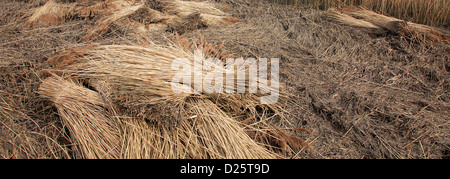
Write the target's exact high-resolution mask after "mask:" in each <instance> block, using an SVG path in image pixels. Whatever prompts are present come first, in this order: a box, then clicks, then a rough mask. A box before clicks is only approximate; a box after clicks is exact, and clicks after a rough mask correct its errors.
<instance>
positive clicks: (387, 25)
mask: <svg viewBox="0 0 450 179" xmlns="http://www.w3.org/2000/svg"><path fill="white" fill-rule="evenodd" d="M328 12H329V14H328V15H329V16H330V17H331V19H332V20H333V21H336V22H339V23H341V24H346V25H350V26H355V27H363V28H369V29H374V30H377V31H379V32H381V33H383V31H380V29H385V30H388V31H391V32H393V33H397V34H401V35H405V36H408V37H410V38H413V39H417V40H419V41H422V42H425V43H438V42H444V43H450V36H449V35H447V34H445V33H442V32H439V31H438V30H437V29H435V28H433V27H430V26H426V25H421V24H415V23H412V22H406V21H402V20H400V19H397V18H393V17H388V16H384V15H381V14H377V13H375V12H373V11H369V10H366V9H364V8H362V7H355V6H343V7H342V10H339V11H338V10H336V9H330V10H328Z"/></svg>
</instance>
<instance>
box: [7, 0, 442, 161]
mask: <svg viewBox="0 0 450 179" xmlns="http://www.w3.org/2000/svg"><path fill="white" fill-rule="evenodd" d="M46 2H47V1H46V0H34V1H14V0H6V1H2V2H0V15H1V16H2V19H0V33H1V36H0V54H2V56H0V71H1V72H0V81H1V85H0V104H1V105H0V136H1V138H0V157H1V158H233V156H234V158H250V157H252V154H253V155H256V154H258V153H259V152H258V153H251V152H250V153H249V151H238V150H237V149H239V147H233V146H230V145H227V146H225V147H226V148H221V147H218V145H215V142H217V141H211V140H208V139H211V138H209V137H211V136H212V135H214V136H216V137H214V138H217V139H219V140H221V141H223V142H224V143H233V141H230V140H229V139H227V138H226V137H224V135H225V136H231V135H234V134H236V133H240V134H242V135H238V136H240V137H242V138H244V139H246V140H242V141H247V142H248V143H245V142H244V143H240V144H239V146H245V145H247V146H255V145H254V144H259V145H258V146H265V147H264V148H265V149H264V150H262V149H261V148H258V151H262V152H261V153H259V154H261V155H260V156H254V157H255V158H270V157H293V158H448V157H449V145H450V141H449V133H450V129H449V124H448V120H449V116H450V114H449V111H450V96H449V94H450V93H449V90H450V74H449V71H450V66H449V64H450V63H449V57H450V56H449V54H450V46H449V45H448V44H444V43H438V42H436V43H432V44H428V43H422V42H421V41H418V40H415V39H413V38H409V37H408V36H402V35H399V34H396V33H392V32H389V31H386V32H383V33H378V32H376V33H374V32H373V31H372V30H370V29H361V28H357V27H348V26H343V25H340V24H337V23H334V22H331V21H329V20H328V18H327V17H326V14H327V13H326V12H324V11H320V10H314V9H310V8H294V7H289V6H284V5H279V4H268V3H262V2H258V3H255V2H251V3H250V2H249V1H246V0H233V1H222V0H217V1H215V2H214V3H212V5H213V6H214V7H217V9H220V10H223V11H224V12H223V13H226V14H227V16H228V15H229V16H231V17H234V18H239V19H242V21H241V20H235V19H232V21H233V23H226V25H225V24H223V23H216V24H214V23H208V26H207V28H199V27H203V26H201V23H202V22H205V21H206V20H205V17H208V16H203V17H202V18H203V21H200V26H197V25H198V24H199V23H198V22H199V21H195V16H191V17H190V18H191V19H190V20H189V19H187V22H191V23H193V22H197V23H193V24H194V25H193V26H191V27H192V28H187V30H186V29H185V28H183V27H184V26H179V23H176V22H175V23H173V25H171V26H170V25H169V26H164V28H165V29H164V30H162V31H156V30H155V31H153V30H151V28H145V22H147V23H149V22H153V20H152V19H145V18H142V16H140V17H139V18H133V17H135V16H132V17H129V16H128V13H127V15H124V16H123V17H120V18H119V20H114V21H111V22H108V23H107V24H108V25H107V26H108V28H107V29H106V30H105V31H104V32H103V31H102V33H100V34H97V35H96V38H92V39H90V38H85V37H86V35H87V34H88V32H89V29H92V28H95V27H99V26H98V25H99V24H97V23H96V22H99V21H97V20H99V19H100V20H101V19H102V16H99V17H97V16H94V17H90V16H89V15H88V16H86V15H77V16H73V17H71V18H70V19H65V20H64V21H63V23H61V24H60V23H51V24H47V25H45V24H44V25H37V26H30V24H29V21H28V20H29V17H31V16H32V14H31V13H30V9H33V8H37V7H42V6H43V5H44V4H45V3H46ZM57 2H59V1H57ZM71 2H72V1H67V2H65V1H64V3H71ZM80 2H81V1H80ZM86 2H87V1H86ZM148 2H150V1H148ZM148 2H147V5H148V4H149V3H148ZM83 3H84V1H83ZM153 5H154V8H155V7H161V6H158V4H156V5H155V4H153ZM156 9H158V8H156ZM163 9H164V8H160V10H163ZM139 12H140V11H139ZM186 12H188V11H186ZM131 14H132V13H131ZM142 14H144V15H145V14H146V11H142ZM169 14H170V13H169ZM209 14H211V15H220V14H217V13H213V12H211V13H209ZM188 16H189V15H188ZM188 16H186V17H188ZM164 18H165V17H163V19H164ZM192 18H193V19H194V20H193V19H192ZM57 20H58V21H59V19H57ZM27 21H28V22H27ZM157 21H158V20H157ZM130 22H131V23H135V22H139V23H144V26H138V27H139V28H135V27H136V26H128V25H126V24H127V23H130ZM166 22H167V21H166ZM177 22H183V21H177ZM184 22H186V21H184ZM210 22H214V18H213V19H212V20H210ZM158 23H159V21H158ZM124 24H125V25H124ZM135 24H136V23H135ZM195 24H197V25H195ZM48 25H51V26H48ZM191 25H192V24H191ZM142 27H144V28H142ZM140 29H141V30H140ZM142 29H144V30H142ZM197 30H199V33H200V34H201V35H199V33H198V32H197ZM172 32H182V33H184V35H183V36H182V38H183V39H178V40H175V42H182V43H184V44H185V43H188V42H189V41H192V40H195V39H202V40H200V41H201V42H200V43H203V45H201V46H205V47H206V46H207V47H208V48H209V49H214V48H212V47H218V46H219V45H220V44H222V45H221V46H220V50H219V51H218V52H216V51H214V50H210V51H209V52H210V53H212V54H220V56H223V57H225V56H227V54H226V53H222V52H225V51H226V52H228V54H233V57H239V56H243V57H267V58H270V57H278V58H280V59H281V60H280V65H281V66H280V68H281V69H280V76H281V82H282V83H283V84H285V88H284V89H283V93H285V94H286V95H288V96H289V100H288V101H285V102H284V103H279V104H278V105H280V108H278V107H277V108H276V109H275V108H274V109H270V108H267V107H265V108H264V106H262V107H261V106H258V105H255V103H254V102H253V99H252V98H247V97H242V96H231V98H230V99H220V100H217V101H219V102H218V103H215V104H211V100H209V99H218V98H215V96H209V97H206V98H201V99H196V98H189V99H188V100H187V101H185V102H186V103H187V104H191V105H188V106H189V107H186V108H182V109H184V110H185V111H184V114H185V115H186V116H194V115H195V114H203V115H199V116H197V118H198V120H196V121H194V120H192V121H188V122H184V123H180V124H179V125H178V126H176V125H175V127H173V126H172V125H173V124H170V125H167V124H164V126H165V127H158V126H159V125H158V122H157V121H152V120H147V121H146V120H136V119H142V118H145V117H142V116H139V114H141V113H139V110H130V109H139V107H142V106H139V105H138V106H139V107H138V108H134V107H136V104H135V103H133V102H137V101H136V100H134V99H133V98H131V99H129V100H125V101H123V102H122V103H117V101H114V100H113V101H112V102H113V103H114V104H115V105H117V104H119V105H122V107H121V108H117V106H116V107H114V105H112V106H111V105H110V104H112V103H110V102H111V101H108V100H106V101H105V99H115V100H119V101H120V100H123V99H122V98H109V97H110V96H109V95H111V94H113V95H114V91H110V90H105V89H109V88H108V86H102V85H100V84H98V83H95V82H92V80H91V81H89V80H85V81H83V79H81V78H76V79H78V80H73V81H71V80H68V79H69V78H67V77H73V75H72V76H71V75H69V76H64V75H62V74H59V75H62V76H63V77H65V78H66V79H64V80H63V81H58V82H56V83H55V81H53V82H52V81H51V80H52V78H48V77H49V76H48V72H49V70H50V66H49V64H48V63H44V62H45V61H47V60H48V59H50V58H52V57H55V56H56V57H58V56H61V55H64V54H67V52H68V51H69V52H70V50H69V49H83V48H86V47H88V48H89V47H90V46H86V45H87V44H96V45H98V46H99V47H97V48H100V50H101V48H106V47H117V48H119V47H120V48H123V47H124V46H123V45H125V47H127V48H128V46H136V44H140V46H143V47H142V48H146V47H147V48H148V47H149V45H151V44H149V43H148V42H149V41H152V42H156V43H158V44H159V43H167V42H168V41H171V40H170V39H177V38H180V37H179V36H173V34H172ZM205 42H209V43H210V44H215V45H207V44H205ZM191 47H192V44H188V45H184V48H183V50H184V51H189V50H190V49H191ZM133 48H137V47H133ZM139 48H141V47H139ZM90 49H92V53H90V54H87V55H88V57H89V58H93V59H95V58H97V57H96V54H95V53H94V52H99V51H98V50H99V49H96V48H90ZM183 50H180V51H183ZM147 51H148V50H147ZM121 54H122V53H121ZM85 55H86V54H83V56H85ZM128 55H130V54H128ZM132 55H133V54H131V56H132ZM83 56H76V55H75V57H76V58H75V57H74V59H75V60H76V59H78V60H80V59H84V58H78V57H83ZM108 56H114V54H113V53H110V54H109V55H104V57H108ZM122 56H124V57H128V56H127V54H123V55H122ZM89 58H88V59H89ZM66 62H70V59H69V61H66ZM56 65H58V64H56ZM70 65H73V63H62V64H61V63H60V66H59V67H61V68H62V67H67V66H70ZM160 65H161V64H160ZM64 69H66V68H64ZM118 69H120V68H118ZM53 70H55V69H53ZM97 70H98V69H97ZM113 72H114V71H111V72H110V73H113ZM64 74H67V73H64ZM103 74H105V73H103ZM75 76H76V75H75ZM59 78H60V77H59ZM45 79H47V80H45ZM55 79H58V78H55ZM55 79H53V80H55ZM43 81H44V82H45V83H44V82H43ZM94 81H95V80H94ZM103 81H107V80H103ZM45 84H47V85H48V84H52V85H53V87H51V86H47V87H50V88H47V89H45V88H42V87H46V86H45ZM61 85H64V86H63V88H67V87H68V86H69V87H70V86H72V87H70V89H73V90H75V91H76V90H78V92H79V93H74V94H71V93H67V94H71V95H67V94H64V95H66V96H64V97H65V99H66V100H62V101H61V100H60V99H59V97H60V96H56V97H57V98H55V96H54V93H47V95H46V94H43V93H42V92H41V94H39V87H40V86H41V91H42V90H43V91H47V92H51V91H52V90H53V91H54V90H56V89H58V88H60V87H61ZM58 86H59V87H58ZM72 92H73V91H72ZM94 92H95V93H94ZM80 94H81V95H80ZM88 96H91V98H87V97H88ZM67 97H69V98H67ZM138 97H139V96H138ZM99 98H100V99H99ZM208 98H209V99H208ZM138 99H140V98H138ZM99 100H100V101H101V102H99ZM96 101H97V102H96ZM130 102H131V103H130ZM70 105H75V106H76V107H77V108H73V107H71V106H70ZM242 105H244V106H246V107H241V106H242ZM205 106H207V107H205ZM144 107H145V105H144ZM93 108H94V109H96V110H91V109H93ZM74 109H77V110H76V111H72V110H74ZM112 109H117V111H114V110H112ZM150 109H152V110H155V111H158V110H164V111H166V112H167V113H155V114H157V115H159V116H158V117H159V118H161V119H167V118H171V116H172V117H173V114H174V113H171V112H170V111H171V110H170V109H174V108H173V105H171V104H170V103H163V104H158V105H156V106H153V107H152V108H150ZM175 109H178V108H175ZM83 111H84V112H83ZM133 111H134V112H133ZM77 112H81V113H79V114H80V115H73V114H74V113H77ZM277 112H279V113H277ZM124 114H126V115H124ZM217 114H220V116H222V118H219V119H222V120H214V119H213V118H211V116H213V115H217ZM92 115H94V116H96V117H98V118H96V119H102V115H103V116H110V117H107V118H109V119H117V120H118V121H119V122H118V123H123V124H124V125H122V124H121V125H119V126H120V127H119V130H118V132H114V130H116V129H117V127H116V126H117V125H116V124H114V123H115V122H117V121H110V122H112V123H113V124H105V125H102V126H101V127H102V129H103V130H104V131H109V132H111V131H113V132H112V133H113V134H112V135H108V136H106V135H107V134H108V133H103V135H105V137H103V138H104V139H105V138H106V139H109V140H101V141H97V140H98V139H93V140H91V141H88V140H86V139H88V138H93V137H94V135H92V134H93V133H95V130H96V129H93V128H84V130H83V131H81V132H77V131H79V130H80V129H79V128H74V126H83V125H84V124H86V123H89V122H92V121H93V120H94V119H93V118H90V119H91V120H90V121H89V120H84V122H85V123H73V122H76V121H78V120H79V119H77V118H79V117H80V116H92ZM111 116H114V117H111ZM130 116H134V117H131V118H130ZM252 116H253V117H252ZM271 116H272V117H271ZM116 117H117V118H116ZM216 119H217V118H216ZM261 119H267V120H261ZM71 120H73V121H71ZM101 121H104V120H101ZM261 121H263V122H261ZM238 122H240V123H238ZM243 123H246V124H258V125H249V126H248V125H243ZM155 124H156V125H155ZM208 125H212V126H213V127H222V128H223V129H224V128H227V130H225V131H223V132H219V133H214V132H211V131H209V130H207V129H205V128H204V126H208ZM168 126H172V127H168ZM192 126H195V127H194V128H192ZM201 126H203V128H202V127H201ZM236 126H238V127H236ZM90 127H93V126H90ZM111 128H113V130H111ZM230 128H231V129H230ZM221 130H222V129H220V130H218V131H221ZM92 131H94V132H92ZM174 131H177V132H174ZM244 131H245V134H246V135H245V134H244ZM261 131H270V132H266V133H264V132H261ZM117 133H119V139H118V140H119V141H117V139H114V137H115V136H116V135H117ZM124 133H126V134H127V135H121V134H124ZM174 133H176V135H173V134H174ZM76 134H86V135H85V136H82V135H76ZM189 134H195V135H196V136H200V137H196V138H195V140H193V139H194V138H192V137H191V135H189ZM143 136H148V137H143ZM161 136H164V137H161ZM161 138H166V139H170V140H161ZM249 138H250V139H253V140H247V139H249ZM299 139H305V140H306V142H307V143H309V145H311V147H312V148H311V149H309V150H306V148H307V147H305V145H300V146H296V145H298V144H302V141H303V140H299ZM83 142H91V143H83ZM128 142H133V143H134V145H129V143H128ZM190 142H192V143H190ZM139 143H140V145H139ZM263 143H264V144H263ZM93 144H102V145H101V146H106V148H102V147H100V148H98V146H99V145H95V147H89V148H86V147H88V146H91V145H93ZM171 144H172V145H171ZM174 144H176V145H174ZM189 144H193V145H189ZM110 146H120V147H117V148H110ZM177 146H179V147H177ZM189 146H190V147H189ZM155 147H156V148H158V149H161V150H155ZM244 148H245V147H244ZM241 149H242V147H241ZM227 152H229V153H227ZM274 153H277V154H276V156H275V155H274ZM237 154H241V155H237Z"/></svg>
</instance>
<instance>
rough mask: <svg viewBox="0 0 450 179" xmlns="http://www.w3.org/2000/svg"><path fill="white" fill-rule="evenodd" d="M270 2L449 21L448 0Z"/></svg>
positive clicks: (428, 22) (423, 21)
mask: <svg viewBox="0 0 450 179" xmlns="http://www.w3.org/2000/svg"><path fill="white" fill-rule="evenodd" d="M270 1H271V2H276V3H281V4H288V5H297V6H305V5H307V6H312V7H315V8H320V9H329V8H332V7H340V6H342V5H354V6H362V7H365V8H367V9H369V10H373V11H375V12H377V13H381V14H384V15H389V16H393V17H396V18H399V19H403V20H407V21H411V22H415V23H420V24H426V25H433V26H441V25H446V24H449V23H450V0H426V1H420V0H392V1H386V0H270Z"/></svg>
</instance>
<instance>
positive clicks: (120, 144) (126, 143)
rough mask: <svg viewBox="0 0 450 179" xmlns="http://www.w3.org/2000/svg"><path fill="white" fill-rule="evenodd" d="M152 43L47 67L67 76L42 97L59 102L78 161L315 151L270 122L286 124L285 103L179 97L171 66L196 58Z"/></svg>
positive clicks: (245, 97) (79, 54) (45, 88)
mask: <svg viewBox="0 0 450 179" xmlns="http://www.w3.org/2000/svg"><path fill="white" fill-rule="evenodd" d="M147 44H148V45H147V46H145V47H141V46H130V45H90V46H86V47H81V48H75V49H70V50H67V51H65V52H62V53H61V54H60V55H57V56H55V57H53V58H50V59H49V60H48V61H47V62H46V63H47V64H48V65H50V66H53V69H49V70H47V71H46V72H48V73H50V74H53V75H52V76H54V75H58V76H62V77H50V78H48V79H46V80H44V82H43V83H42V85H41V87H40V94H41V95H43V96H45V97H47V98H49V99H50V100H51V101H53V103H55V106H56V107H57V108H58V111H59V113H60V116H61V118H62V120H63V121H64V123H65V124H66V125H68V127H69V129H70V132H71V133H72V135H73V138H74V140H75V141H76V144H77V145H79V149H80V156H82V157H85V158H278V157H282V155H279V154H277V152H291V151H292V150H294V149H298V148H303V147H305V148H309V147H310V146H309V145H308V144H307V143H306V142H304V141H303V140H302V139H300V138H298V137H296V136H294V135H291V134H288V133H286V132H284V131H283V130H281V129H279V128H278V127H276V126H273V125H271V124H270V123H269V122H267V119H268V118H269V117H272V118H273V117H282V116H280V115H279V113H278V110H280V109H281V106H280V105H281V103H277V104H272V105H263V104H260V96H259V95H258V94H250V93H244V94H237V93H230V94H217V93H216V94H214V93H212V94H209V93H203V92H200V93H198V92H196V91H195V90H191V91H192V92H191V93H174V92H173V89H172V87H173V86H174V85H172V82H171V80H172V78H173V76H174V75H175V74H176V73H177V71H176V70H173V69H171V63H172V61H174V60H176V59H177V58H186V59H188V60H189V61H190V62H191V63H192V64H193V63H194V60H195V58H194V54H193V53H192V52H191V51H186V50H185V49H183V47H180V46H178V45H158V44H155V43H153V42H148V43H147ZM201 60H202V61H203V63H211V62H209V61H208V60H206V58H205V57H203V58H201ZM216 67H217V68H219V67H220V66H216ZM220 68H224V70H223V71H224V73H228V72H231V71H229V70H226V69H225V66H222V67H220ZM197 70H198V69H197ZM200 70H201V69H200ZM72 81H76V82H72ZM247 83H248V82H247ZM176 87H177V88H180V90H184V89H192V88H193V86H192V85H190V84H179V85H176ZM263 87H264V86H263ZM261 109H262V111H261ZM258 111H259V112H258ZM260 113H263V115H260ZM268 113H272V114H271V115H268ZM235 116H246V118H247V120H245V121H240V120H238V119H239V118H235ZM97 140H102V141H97Z"/></svg>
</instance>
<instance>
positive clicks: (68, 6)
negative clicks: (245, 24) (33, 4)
mask: <svg viewBox="0 0 450 179" xmlns="http://www.w3.org/2000/svg"><path fill="white" fill-rule="evenodd" d="M87 2H89V3H86V2H85V3H83V2H69V3H62V2H58V1H56V0H49V1H48V2H47V3H46V4H45V5H43V6H41V7H39V8H37V9H36V10H35V11H34V13H33V14H31V16H30V17H28V20H27V22H28V24H29V25H30V26H36V25H41V26H42V25H44V26H55V25H60V24H61V23H63V22H64V21H70V20H72V19H76V18H82V19H85V20H89V21H94V23H93V25H92V26H90V27H89V28H88V29H87V32H86V35H85V36H84V37H83V39H82V40H83V41H92V40H97V39H98V38H100V37H101V36H102V35H104V34H105V33H107V32H108V31H110V28H111V26H112V25H118V26H130V27H133V28H132V29H133V31H134V33H135V34H138V35H139V34H144V33H146V32H164V31H173V32H177V33H179V34H183V33H185V32H189V31H193V30H196V29H201V28H205V27H208V26H213V25H229V24H232V23H235V22H239V21H240V19H238V18H234V17H231V16H229V14H227V13H224V12H223V11H221V10H219V9H217V8H215V7H214V6H213V5H212V4H211V3H209V2H206V1H205V2H194V1H181V0H132V1H122V0H109V1H87Z"/></svg>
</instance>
